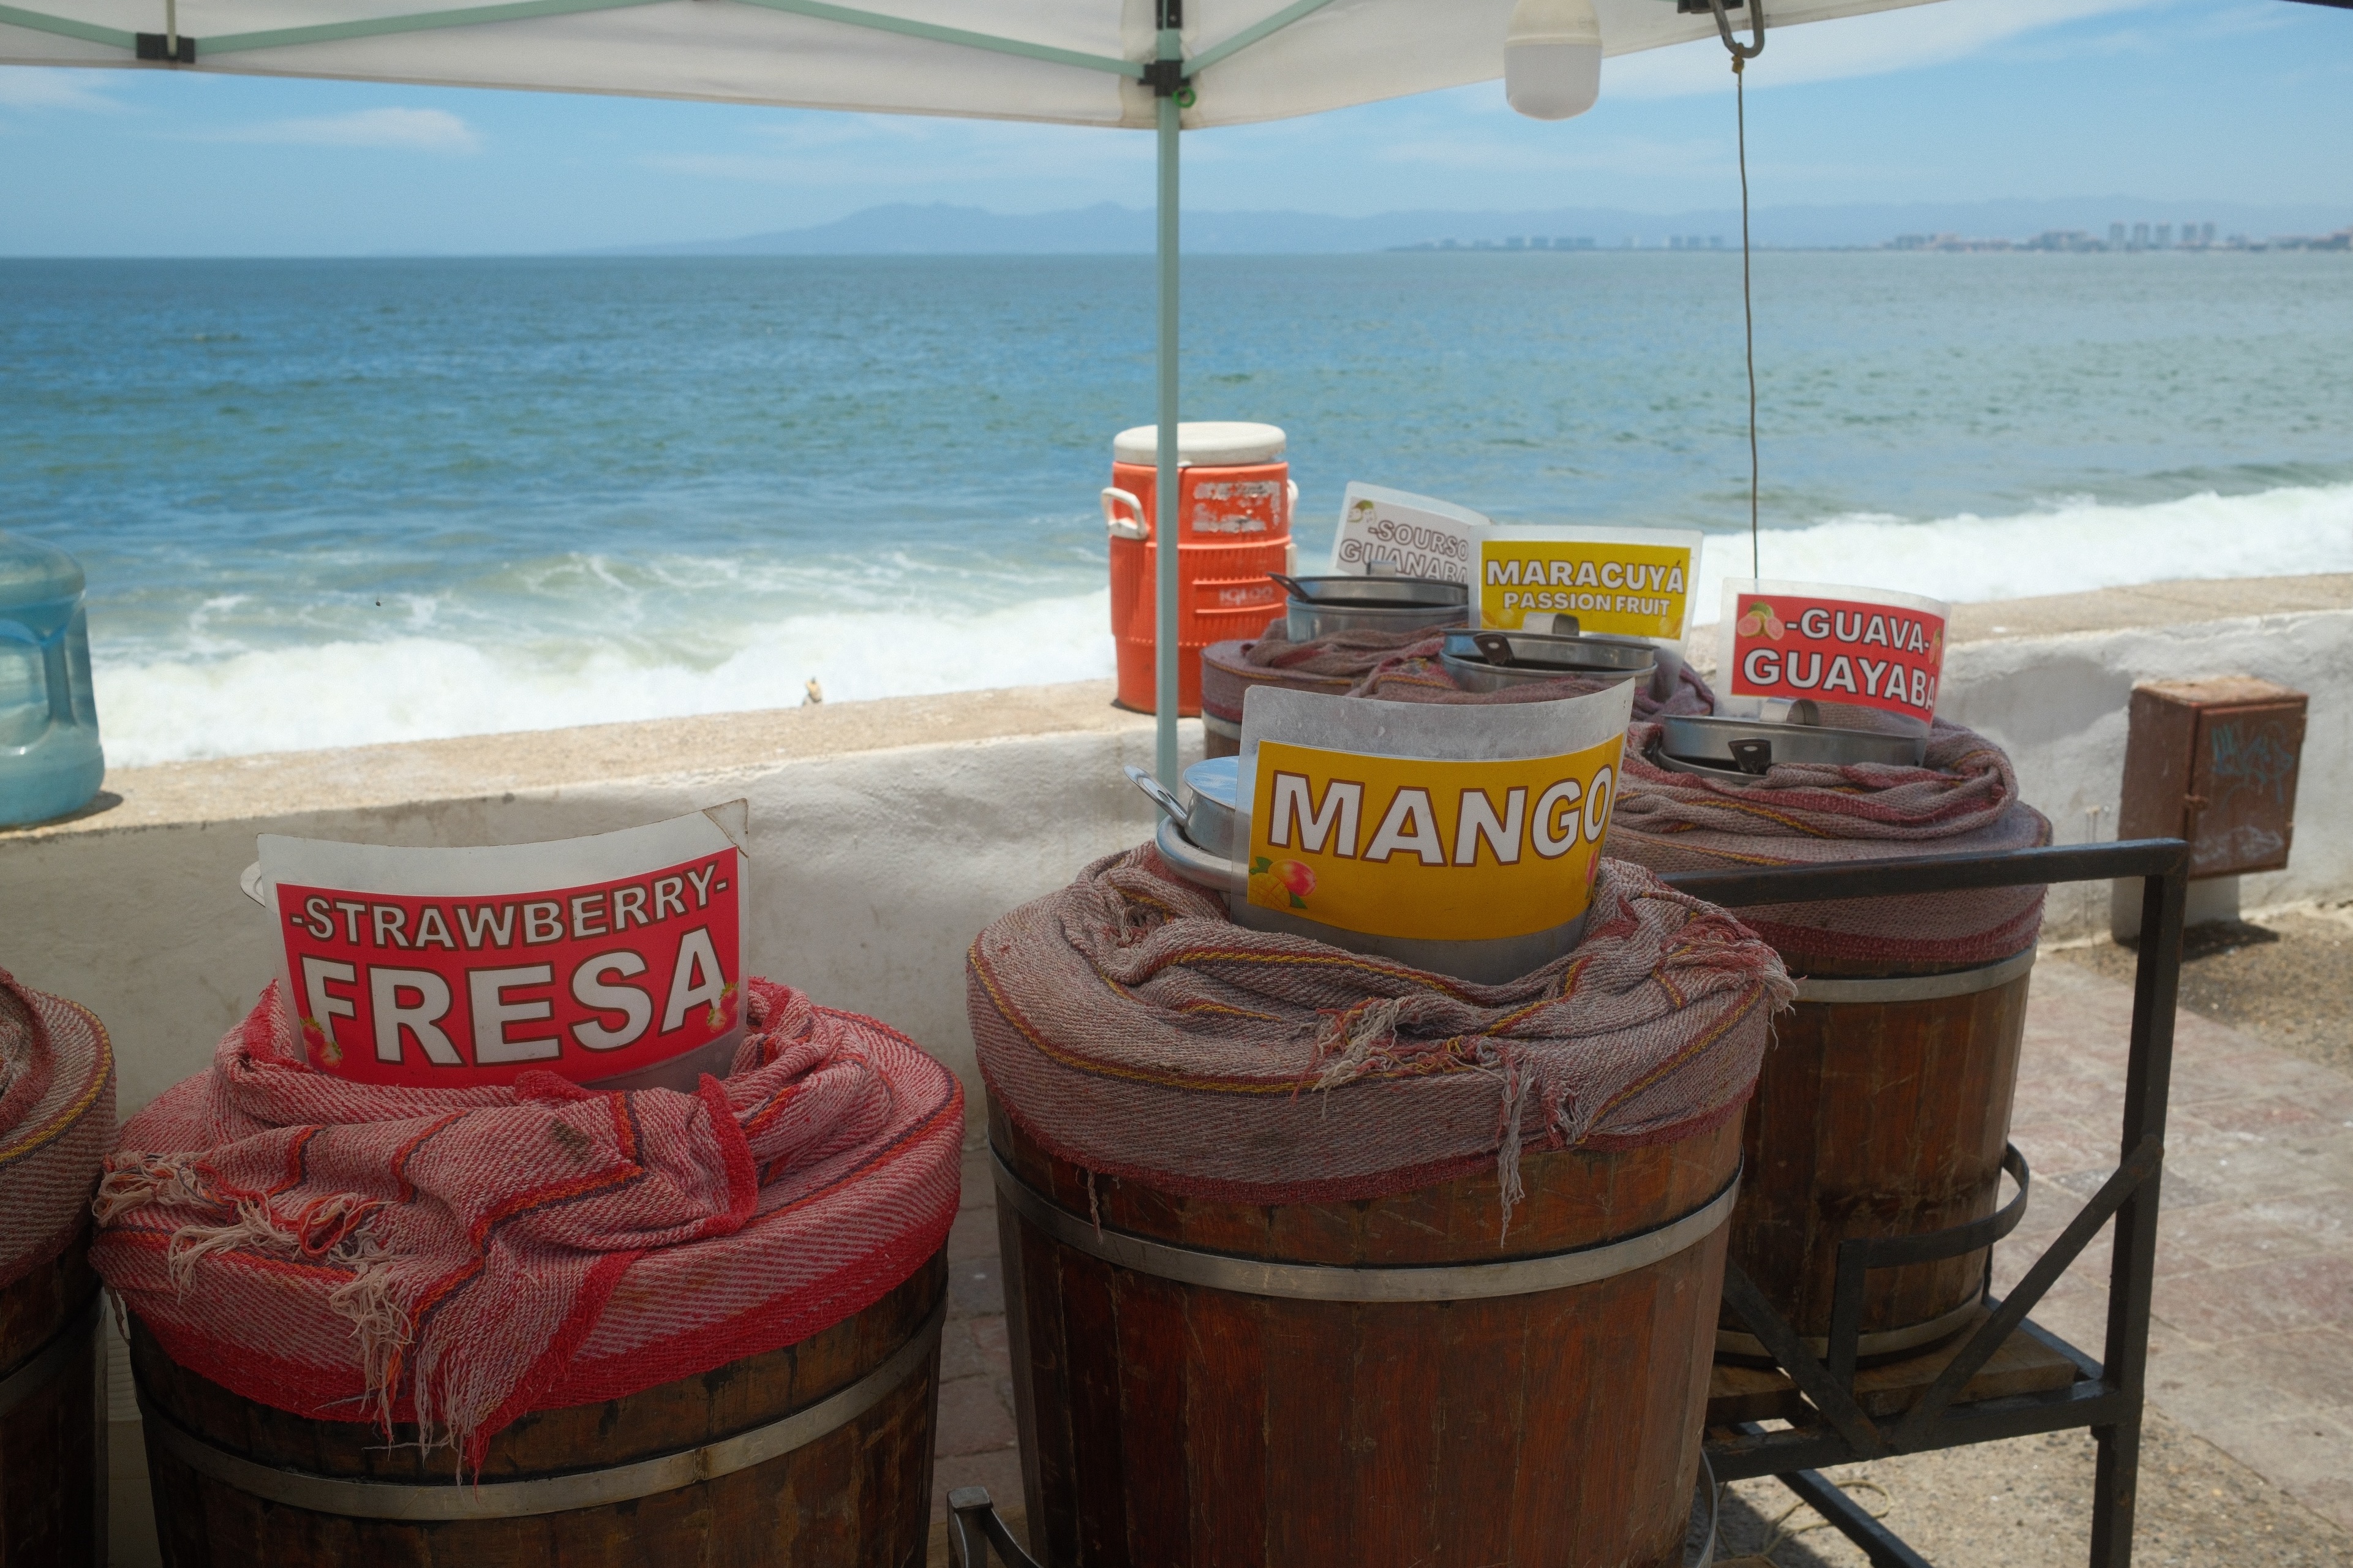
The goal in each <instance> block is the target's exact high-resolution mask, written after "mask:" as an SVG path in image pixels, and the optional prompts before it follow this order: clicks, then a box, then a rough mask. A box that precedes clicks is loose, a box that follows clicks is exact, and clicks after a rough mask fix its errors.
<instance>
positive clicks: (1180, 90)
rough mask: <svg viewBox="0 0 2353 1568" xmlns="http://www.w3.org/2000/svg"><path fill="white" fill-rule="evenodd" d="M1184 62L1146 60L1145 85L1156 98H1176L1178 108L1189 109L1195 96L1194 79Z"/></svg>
mask: <svg viewBox="0 0 2353 1568" xmlns="http://www.w3.org/2000/svg"><path fill="white" fill-rule="evenodd" d="M1186 64H1187V62H1186V61H1184V60H1146V61H1145V62H1144V85H1145V86H1146V87H1148V88H1150V89H1151V90H1152V96H1153V97H1155V98H1174V99H1176V100H1178V101H1179V103H1178V107H1180V108H1184V107H1189V105H1190V102H1191V99H1192V95H1193V79H1192V77H1191V76H1190V75H1188V74H1187V71H1186V69H1185V68H1186Z"/></svg>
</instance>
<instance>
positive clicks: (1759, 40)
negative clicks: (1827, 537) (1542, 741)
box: [1707, 0, 1765, 577]
mask: <svg viewBox="0 0 2353 1568" xmlns="http://www.w3.org/2000/svg"><path fill="white" fill-rule="evenodd" d="M1707 3H1708V6H1709V8H1710V9H1711V10H1713V11H1714V12H1715V30H1716V33H1717V36H1719V37H1722V38H1723V39H1724V47H1725V48H1727V49H1729V50H1731V51H1732V104H1733V118H1734V123H1735V124H1736V125H1737V126H1738V127H1739V131H1740V320H1741V326H1742V330H1743V332H1744V334H1746V339H1747V345H1748V575H1749V576H1750V577H1763V576H1764V575H1765V569H1764V565H1763V561H1764V548H1763V546H1762V543H1761V542H1760V540H1759V537H1758V534H1757V475H1758V468H1757V304H1756V301H1755V298H1754V296H1753V295H1752V294H1751V292H1750V290H1749V286H1748V254H1749V244H1748V75H1747V73H1746V71H1745V70H1743V69H1741V68H1743V67H1744V66H1746V64H1747V63H1748V62H1749V61H1750V60H1753V59H1755V58H1757V56H1758V55H1761V54H1763V53H1764V52H1765V0H1747V3H1748V5H1749V8H1750V9H1749V16H1750V25H1751V26H1753V27H1754V29H1755V37H1756V42H1754V43H1750V44H1743V43H1742V42H1741V41H1740V40H1739V39H1737V38H1736V37H1733V36H1732V18H1731V17H1729V16H1725V12H1724V0H1707Z"/></svg>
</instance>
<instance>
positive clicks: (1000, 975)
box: [966, 846, 1790, 1568]
mask: <svg viewBox="0 0 2353 1568" xmlns="http://www.w3.org/2000/svg"><path fill="white" fill-rule="evenodd" d="M1592 897H1593V903H1592V906H1591V911H1590V915H1589V918H1588V927H1587V934H1586V937H1585V940H1584V941H1583V942H1582V943H1581V944H1580V946H1579V947H1578V948H1577V950H1576V951H1575V952H1574V953H1572V954H1569V955H1566V956H1564V957H1562V958H1560V959H1556V960H1555V961H1554V962H1553V963H1551V964H1547V965H1546V966H1544V967H1543V968H1541V969H1536V970H1535V971H1533V972H1532V973H1530V974H1527V975H1525V976H1521V977H1517V978H1514V979H1513V980H1507V981H1504V982H1501V983H1497V984H1492V985H1472V984H1470V983H1468V982H1464V981H1460V980H1452V979H1451V978H1449V977H1446V976H1443V975H1440V974H1436V973H1433V972H1430V971H1428V970H1423V969H1414V968H1412V967H1410V966H1409V965H1406V964H1403V963H1399V962H1396V961H1393V960H1390V959H1381V958H1377V957H1373V956H1369V955H1364V954H1358V953H1353V952H1348V951H1345V950H1344V949H1342V948H1336V947H1334V946H1331V945H1328V944H1325V943H1323V942H1319V941H1315V940H1314V939H1312V938H1305V937H1298V936H1291V935H1286V934H1282V933H1271V932H1261V931H1254V930H1251V929H1249V928H1247V927H1240V926H1238V925H1236V924H1234V923H1233V922H1232V921H1231V920H1229V918H1228V917H1227V914H1226V906H1225V904H1224V902H1223V900H1222V899H1221V898H1217V897H1213V896H1212V895H1209V894H1208V893H1205V892H1204V891H1202V890H1200V889H1198V888H1195V887H1192V886H1191V885H1188V884H1187V883H1185V882H1183V881H1182V880H1180V879H1178V878H1177V877H1176V874H1174V873H1173V872H1172V871H1171V870H1170V869H1169V867H1168V866H1167V864H1166V862H1164V861H1162V860H1161V859H1160V857H1159V856H1158V854H1157V853H1155V851H1154V850H1153V849H1151V848H1150V847H1149V846H1147V847H1145V848H1143V849H1139V850H1137V851H1135V852H1133V853H1129V854H1126V855H1118V856H1112V857H1108V858H1106V859H1105V860H1103V861H1101V862H1098V863H1096V864H1094V865H1092V866H1090V867H1088V868H1087V869H1086V871H1085V872H1084V873H1082V874H1081V876H1080V878H1079V880H1078V881H1077V882H1076V883H1074V884H1073V885H1071V887H1069V888H1067V889H1064V890H1062V891H1061V892H1060V893H1059V894H1055V895H1049V896H1047V897H1045V898H1042V899H1039V900H1037V901H1035V902H1034V903H1032V904H1029V905H1026V906H1022V907H1021V908H1019V909H1017V910H1014V911H1013V912H1011V913H1010V914H1008V915H1007V916H1003V917H1002V918H1000V919H999V920H997V922H995V923H994V924H992V925H991V926H990V927H988V928H987V930H985V931H983V932H982V933H981V935H980V938H979V939H978V940H977V941H976V942H975V943H974V945H973V949H972V953H971V956H970V959H969V960H968V974H969V981H968V987H967V993H966V994H967V998H968V1012H969V1014H970V1016H971V1018H972V1022H973V1035H974V1040H975V1044H976V1054H977V1058H978V1061H979V1065H980V1069H981V1073H982V1075H983V1076H984V1078H985V1079H986V1080H987V1085H988V1091H989V1097H990V1106H989V1108H990V1137H991V1146H992V1152H993V1156H994V1161H993V1168H992V1179H993V1180H994V1181H996V1183H997V1224H998V1234H999V1238H1000V1248H1001V1251H1002V1253H1003V1255H1004V1261H1005V1289H1006V1298H1007V1299H1006V1313H1007V1327H1008V1339H1009V1341H1010V1349H1011V1352H1012V1358H1013V1366H1014V1397H1015V1408H1016V1414H1017V1417H1018V1424H1019V1431H1020V1437H1021V1445H1022V1470H1023V1482H1024V1489H1025V1492H1026V1494H1027V1504H1028V1507H1027V1517H1028V1520H1029V1539H1030V1542H1031V1545H1032V1550H1033V1551H1037V1552H1039V1553H1040V1555H1041V1557H1042V1559H1043V1561H1044V1562H1045V1563H1048V1564H1050V1565H1052V1568H1079V1565H1084V1568H1096V1565H1102V1568H1124V1565H1129V1564H1145V1563H1218V1564H1221V1565H1234V1568H1239V1565H1245V1564H1257V1565H1265V1568H1274V1565H1277V1564H1282V1565H1284V1568H1289V1565H1292V1564H1298V1563H1416V1562H1421V1563H1429V1562H1461V1563H1492V1564H1498V1565H1504V1568H1539V1565H1541V1568H1556V1565H1561V1564H1577V1565H1579V1568H1588V1565H1595V1568H1599V1565H1608V1568H1667V1565H1669V1564H1673V1563H1680V1562H1681V1561H1682V1560H1683V1543H1684V1538H1685V1531H1686V1526H1687V1523H1688V1520H1689V1518H1690V1510H1691V1502H1692V1493H1693V1487H1694V1480H1695V1478H1696V1477H1697V1475H1698V1469H1699V1463H1700V1437H1701V1423H1702V1417H1703V1414H1704V1406H1705V1399H1706V1393H1707V1382H1708V1376H1709V1369H1710V1366H1711V1363H1712V1356H1711V1350H1712V1345H1713V1336H1714V1333H1715V1314H1716V1306H1717V1301H1718V1298H1719V1293H1720V1290H1721V1280H1722V1259H1723V1249H1724V1227H1725V1223H1726V1222H1727V1221H1728V1219H1729V1217H1730V1215H1731V1212H1732V1207H1733V1203H1734V1201H1735V1196H1736V1190H1737V1185H1738V1174H1739V1147H1740V1130H1739V1122H1740V1109H1741V1107H1742V1105H1743V1104H1744V1103H1745V1102H1746V1098H1747V1097H1748V1093H1749V1090H1750V1087H1751V1086H1752V1085H1753V1084H1754V1082H1755V1077H1756V1071H1757V1058H1758V1057H1759V1056H1760V1055H1761V1054H1763V1052H1764V1050H1765V1044H1766V1033H1767V1021H1768V1019H1769V1017H1770V1015H1771V1013H1772V1012H1773V1011H1774V1009H1775V1007H1776V1006H1777V1005H1778V1003H1779V1002H1780V1001H1783V1000H1784V999H1786V998H1787V996H1788V993H1789V991H1790V987H1789V985H1788V980H1787V978H1786V977H1785V976H1784V975H1783V974H1782V972H1781V969H1780V966H1779V964H1778V961H1776V960H1775V959H1773V957H1772V955H1771V953H1770V951H1769V950H1768V949H1767V948H1765V946H1764V945H1763V944H1762V943H1760V942H1758V941H1757V939H1756V938H1754V937H1753V936H1752V935H1751V934H1750V933H1748V932H1747V931H1746V930H1745V929H1743V928H1742V927H1740V926H1739V925H1738V923H1737V922H1736V921H1735V920H1733V919H1732V918H1731V917H1730V916H1727V915H1725V913H1724V912H1723V911H1721V910H1717V909H1714V908H1711V907H1709V906H1705V905H1703V904H1700V903H1698V902H1697V901H1696V900H1693V899H1690V898H1687V897H1684V896H1683V895H1679V894H1675V893H1673V892H1672V891H1671V890H1669V889H1667V888H1664V887H1662V886H1661V885H1658V883H1657V882H1656V881H1655V880H1654V879H1652V878H1651V877H1650V876H1649V875H1648V874H1646V873H1644V872H1642V871H1641V870H1640V869H1639V868H1634V867H1620V866H1615V865H1612V864H1609V863H1604V865H1603V866H1602V867H1601V869H1600V870H1599V872H1598V873H1597V874H1596V876H1595V880H1594V883H1593V895H1592Z"/></svg>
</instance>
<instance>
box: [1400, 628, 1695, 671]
mask: <svg viewBox="0 0 2353 1568" xmlns="http://www.w3.org/2000/svg"><path fill="white" fill-rule="evenodd" d="M1445 653H1446V657H1448V658H1450V659H1459V660H1461V661H1462V662H1466V663H1478V664H1486V665H1490V666H1492V667H1493V668H1495V669H1498V670H1527V671H1530V672H1539V671H1540V672H1544V673H1560V674H1564V675H1572V674H1591V673H1610V672H1624V673H1636V672H1640V671H1643V670H1648V669H1651V668H1653V667H1655V666H1656V665H1657V663H1658V662H1659V651H1658V649H1657V648H1655V647H1654V646H1652V645H1651V644H1650V643H1648V642H1645V641H1642V640H1641V638H1639V637H1603V636H1599V635H1595V636H1579V637H1562V636H1556V635H1550V634H1546V633H1542V632H1534V631H1495V630H1485V629H1465V630H1460V631H1450V632H1448V633H1447V634H1446V650H1445Z"/></svg>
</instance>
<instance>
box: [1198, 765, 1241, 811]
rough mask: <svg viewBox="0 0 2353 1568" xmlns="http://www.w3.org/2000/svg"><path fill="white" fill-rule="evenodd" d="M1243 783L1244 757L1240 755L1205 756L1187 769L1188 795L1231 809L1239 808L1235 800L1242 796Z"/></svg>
mask: <svg viewBox="0 0 2353 1568" xmlns="http://www.w3.org/2000/svg"><path fill="white" fill-rule="evenodd" d="M1241 783H1242V759H1241V758H1239V757H1210V758H1203V759H1202V760H1201V761H1198V762H1196V763H1195V764H1193V766H1192V767H1190V768H1187V769H1185V793H1186V795H1187V796H1190V797H1192V798H1194V799H1198V800H1208V801H1209V802H1210V803H1212V804H1213V805H1219V806H1223V807H1224V808H1225V809H1226V810H1229V811H1231V810H1236V809H1237V808H1236V806H1235V804H1234V802H1235V801H1236V800H1238V799H1239V798H1240V793H1241ZM1188 803H1189V802H1188Z"/></svg>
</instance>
